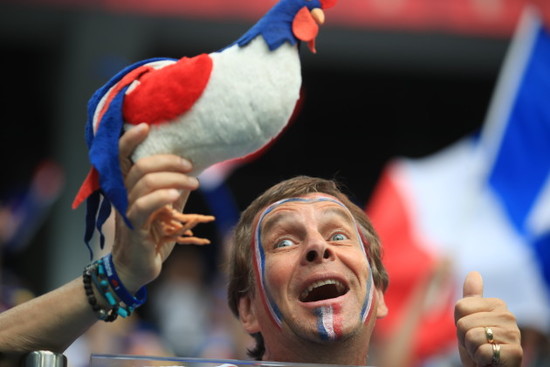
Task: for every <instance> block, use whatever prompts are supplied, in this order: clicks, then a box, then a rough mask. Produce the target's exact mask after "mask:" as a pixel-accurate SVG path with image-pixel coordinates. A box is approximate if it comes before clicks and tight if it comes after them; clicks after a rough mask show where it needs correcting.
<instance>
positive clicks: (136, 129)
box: [118, 122, 149, 158]
mask: <svg viewBox="0 0 550 367" xmlns="http://www.w3.org/2000/svg"><path fill="white" fill-rule="evenodd" d="M148 134H149V125H148V124H146V123H145V122H142V123H141V124H139V125H136V126H133V127H132V128H130V129H128V130H127V131H126V132H125V133H124V134H123V135H122V136H121V138H120V140H119V141H118V151H119V153H120V156H121V157H123V158H130V156H131V155H132V153H133V152H134V150H135V149H136V147H137V146H138V145H139V144H140V143H141V142H143V141H144V140H145V138H146V137H147V135H148Z"/></svg>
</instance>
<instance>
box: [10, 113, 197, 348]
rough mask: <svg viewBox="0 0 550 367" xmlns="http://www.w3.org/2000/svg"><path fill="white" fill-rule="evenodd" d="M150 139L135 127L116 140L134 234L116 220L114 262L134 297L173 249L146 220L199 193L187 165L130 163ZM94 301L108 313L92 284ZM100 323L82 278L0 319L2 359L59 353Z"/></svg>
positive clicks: (162, 159) (162, 158)
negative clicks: (38, 352)
mask: <svg viewBox="0 0 550 367" xmlns="http://www.w3.org/2000/svg"><path fill="white" fill-rule="evenodd" d="M147 134H148V126H147V125H145V124H142V125H138V126H136V127H134V128H133V129H131V130H129V131H128V132H127V133H125V134H124V135H123V136H122V138H121V139H120V143H119V149H120V153H121V163H122V165H121V166H122V169H123V171H124V172H123V173H124V174H125V177H126V178H125V183H126V186H127V188H128V192H129V206H128V208H129V209H128V218H129V219H130V221H131V223H132V224H133V227H134V230H131V229H129V228H128V227H127V226H125V225H124V224H123V223H121V222H122V221H120V220H117V226H116V235H115V241H114V244H113V250H112V260H113V264H114V267H115V269H116V272H117V273H118V276H119V278H120V281H121V282H122V284H123V285H124V286H125V288H126V289H127V290H128V291H129V293H130V294H131V295H134V294H135V293H136V292H137V291H138V290H139V289H140V288H141V287H143V286H144V285H146V284H148V283H149V282H151V281H152V280H154V279H156V277H158V275H159V274H160V271H161V268H162V263H163V262H164V260H165V259H166V258H167V257H168V256H169V254H170V253H171V251H172V249H173V247H174V244H173V243H165V244H163V245H161V246H157V245H156V244H155V243H154V241H153V240H152V239H151V235H150V231H149V226H150V221H149V218H150V217H151V214H152V213H154V212H156V211H157V210H159V209H160V208H162V207H163V206H165V205H167V204H172V205H174V206H176V207H178V208H179V209H182V208H183V206H184V204H185V201H186V200H187V197H188V195H189V192H190V191H192V190H195V189H196V188H197V187H198V181H197V179H196V178H194V177H190V176H187V175H186V173H188V172H189V171H190V170H191V164H190V163H189V162H187V161H185V160H183V159H182V158H180V157H177V156H173V155H159V156H153V157H148V158H144V159H142V160H139V161H138V162H136V163H135V164H131V161H130V159H129V156H130V154H131V153H132V151H133V150H134V148H135V147H136V146H137V145H138V144H139V143H140V142H141V141H143V139H144V138H145V137H146V136H147ZM91 289H92V290H93V298H95V299H96V300H97V301H98V302H99V303H100V305H101V306H102V307H106V308H108V307H109V304H108V302H107V301H105V300H104V299H103V297H102V295H101V293H100V292H98V289H97V288H96V287H95V285H94V283H92V286H91ZM97 320H98V317H97V314H96V312H94V310H93V309H92V306H91V305H90V303H89V295H87V294H86V292H85V289H84V285H83V277H82V276H79V277H78V278H76V279H74V280H73V281H71V282H69V283H67V284H66V285H64V286H62V287H60V288H58V289H55V290H53V291H51V292H49V293H47V294H44V295H42V296H40V297H37V298H35V299H33V300H31V301H29V302H26V303H24V304H21V305H19V306H17V307H14V308H12V309H9V310H7V311H5V312H4V313H2V314H0V353H2V354H4V355H20V354H24V353H27V352H30V351H33V350H40V349H46V350H51V351H54V352H63V351H64V350H65V349H66V348H67V347H68V346H69V345H70V344H71V343H72V342H73V341H74V340H75V339H76V338H78V337H79V336H80V335H81V334H82V333H84V332H85V331H86V330H87V329H88V328H89V327H90V326H91V325H93V324H94V323H95V322H96V321H97Z"/></svg>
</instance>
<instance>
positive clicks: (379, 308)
mask: <svg viewBox="0 0 550 367" xmlns="http://www.w3.org/2000/svg"><path fill="white" fill-rule="evenodd" d="M375 292H376V300H377V302H376V318H378V319H381V318H384V317H386V316H387V315H388V306H386V301H384V292H383V291H382V290H381V289H378V288H376V289H375Z"/></svg>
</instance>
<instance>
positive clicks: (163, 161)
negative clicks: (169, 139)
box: [124, 154, 193, 190]
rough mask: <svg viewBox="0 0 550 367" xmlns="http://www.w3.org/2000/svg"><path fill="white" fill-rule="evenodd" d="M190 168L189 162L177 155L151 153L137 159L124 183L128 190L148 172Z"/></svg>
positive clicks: (187, 170) (186, 169) (184, 171)
mask: <svg viewBox="0 0 550 367" xmlns="http://www.w3.org/2000/svg"><path fill="white" fill-rule="evenodd" d="M192 168H193V166H192V165H191V162H189V161H188V160H186V159H183V158H181V157H178V156H177V155H173V154H158V155H153V156H150V157H145V158H142V159H140V160H139V161H137V162H136V163H135V164H134V165H133V166H132V168H131V169H130V171H129V172H128V174H127V175H126V179H125V182H124V183H125V185H126V187H127V188H128V190H131V189H132V188H133V187H134V185H135V184H136V183H137V182H138V181H139V180H140V179H141V178H142V177H143V176H145V175H147V174H149V173H153V172H162V171H168V172H180V173H188V172H190V171H191V169H192Z"/></svg>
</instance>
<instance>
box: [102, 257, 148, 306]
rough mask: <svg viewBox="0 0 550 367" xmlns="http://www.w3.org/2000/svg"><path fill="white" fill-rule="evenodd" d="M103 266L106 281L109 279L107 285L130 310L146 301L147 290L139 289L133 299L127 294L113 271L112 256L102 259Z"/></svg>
mask: <svg viewBox="0 0 550 367" xmlns="http://www.w3.org/2000/svg"><path fill="white" fill-rule="evenodd" d="M102 260H103V265H104V266H105V273H106V274H107V279H109V284H110V285H111V288H112V289H113V290H114V292H115V294H116V295H117V297H118V298H119V299H120V300H121V301H122V302H124V303H125V304H126V306H128V308H130V309H131V310H133V309H136V308H138V307H139V306H141V305H142V304H144V303H145V301H146V300H147V288H145V287H141V288H140V289H139V290H138V291H137V293H136V295H135V297H134V296H132V295H131V294H130V292H128V290H127V289H126V288H125V287H124V285H123V284H122V282H121V281H120V279H119V277H118V274H117V273H116V270H115V265H114V264H113V256H112V255H111V254H110V253H109V254H108V255H105V256H104V257H103V259H102Z"/></svg>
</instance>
